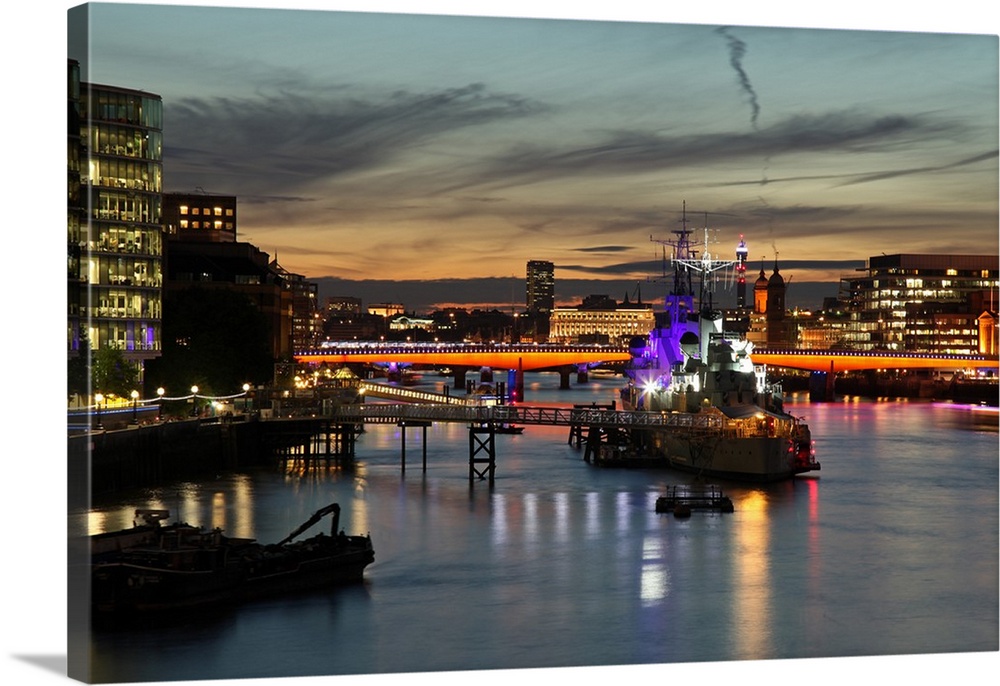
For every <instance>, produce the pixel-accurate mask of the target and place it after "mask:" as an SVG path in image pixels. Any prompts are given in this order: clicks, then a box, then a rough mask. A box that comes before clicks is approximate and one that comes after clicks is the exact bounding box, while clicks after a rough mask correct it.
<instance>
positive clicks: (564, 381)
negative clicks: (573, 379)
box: [559, 365, 575, 391]
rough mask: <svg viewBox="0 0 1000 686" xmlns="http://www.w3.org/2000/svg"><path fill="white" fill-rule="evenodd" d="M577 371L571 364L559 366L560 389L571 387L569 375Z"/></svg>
mask: <svg viewBox="0 0 1000 686" xmlns="http://www.w3.org/2000/svg"><path fill="white" fill-rule="evenodd" d="M574 371H575V369H574V367H572V366H571V365H567V366H563V367H559V390H561V391H565V390H568V389H569V375H570V374H572V373H573V372H574Z"/></svg>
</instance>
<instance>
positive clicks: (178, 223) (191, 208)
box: [163, 192, 236, 243]
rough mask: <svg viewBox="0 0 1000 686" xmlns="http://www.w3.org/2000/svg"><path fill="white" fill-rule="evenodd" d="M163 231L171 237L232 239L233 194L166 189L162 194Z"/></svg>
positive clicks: (234, 199) (233, 231) (183, 238)
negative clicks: (175, 191)
mask: <svg viewBox="0 0 1000 686" xmlns="http://www.w3.org/2000/svg"><path fill="white" fill-rule="evenodd" d="M163 231H164V233H166V235H167V236H168V237H169V238H171V239H174V238H176V239H179V240H183V241H205V242H211V243H235V242H236V196H234V195H215V194H212V195H209V194H208V193H204V192H202V193H167V194H165V195H164V196H163Z"/></svg>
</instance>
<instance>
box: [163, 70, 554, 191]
mask: <svg viewBox="0 0 1000 686" xmlns="http://www.w3.org/2000/svg"><path fill="white" fill-rule="evenodd" d="M541 109H543V106H542V105H541V104H540V103H537V102H533V101H530V100H527V99H525V98H521V97H518V96H516V95H511V94H504V93H495V92H491V91H490V90H489V89H488V88H487V87H486V86H485V85H484V84H482V83H471V84H467V85H464V86H460V87H455V88H446V89H441V90H437V91H432V92H426V93H410V92H405V91H396V92H393V93H388V94H385V95H383V96H381V97H374V96H370V95H368V96H364V95H362V94H360V93H358V94H355V95H353V96H352V95H351V94H350V93H349V92H344V91H338V92H336V93H335V94H334V95H331V96H328V97H315V96H312V95H304V94H300V93H295V92H280V93H274V94H263V93H262V94H260V95H258V96H256V97H252V98H234V97H218V98H185V99H182V100H180V101H177V102H168V103H165V114H164V116H165V118H167V119H168V120H169V121H170V124H171V131H172V136H171V138H170V142H169V145H168V146H167V148H166V149H165V150H164V161H165V164H169V165H170V168H171V171H172V177H171V179H170V180H169V181H170V182H171V183H177V184H179V185H181V186H185V187H186V186H195V185H201V184H202V183H203V182H204V181H205V179H212V180H213V183H214V184H219V183H223V182H226V183H228V184H230V185H233V186H235V187H237V188H238V189H240V192H241V193H247V194H248V195H253V194H259V193H261V192H262V191H265V189H264V188H258V187H257V185H258V184H260V183H266V184H267V186H268V188H269V189H270V190H271V191H272V192H273V190H275V189H278V190H280V189H283V188H290V187H294V186H296V185H298V184H301V183H303V182H304V181H309V180H315V179H318V178H329V177H335V176H338V175H341V174H345V173H348V172H358V171H364V170H368V169H372V168H374V167H377V166H379V165H386V166H388V165H391V164H392V163H393V162H394V161H395V160H397V159H399V158H400V157H401V156H402V155H403V153H404V152H407V151H409V150H410V149H411V148H412V147H414V146H418V145H421V144H422V143H425V142H426V141H427V140H428V139H431V138H433V137H435V136H440V135H443V134H448V133H453V132H455V131H457V130H460V129H464V128H469V127H475V126H481V125H483V124H487V123H490V122H495V121H498V120H510V119H517V118H522V117H526V116H530V115H532V114H535V113H537V112H539V111H540V110H541Z"/></svg>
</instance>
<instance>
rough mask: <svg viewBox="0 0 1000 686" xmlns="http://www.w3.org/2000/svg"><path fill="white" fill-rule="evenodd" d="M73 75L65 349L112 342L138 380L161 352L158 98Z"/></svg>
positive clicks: (72, 71)
mask: <svg viewBox="0 0 1000 686" xmlns="http://www.w3.org/2000/svg"><path fill="white" fill-rule="evenodd" d="M79 79H80V71H79V65H78V64H77V63H76V62H75V61H74V60H70V61H69V82H70V129H71V130H70V137H69V147H70V159H69V168H70V169H69V171H70V181H69V185H70V193H69V207H68V216H69V242H70V251H69V297H70V302H69V322H68V323H69V325H68V348H69V354H70V356H73V355H75V354H78V352H79V351H80V349H81V342H82V341H83V340H86V342H87V345H89V347H90V349H91V350H92V351H98V350H101V349H103V348H108V347H113V348H117V349H119V350H121V351H122V353H123V355H124V357H125V359H126V360H128V361H129V362H131V363H133V364H135V365H136V367H137V370H138V372H139V375H140V378H141V377H142V372H143V367H144V363H145V361H146V360H148V359H151V358H153V357H157V356H159V354H160V351H161V320H162V312H161V308H162V286H163V283H162V278H163V277H162V256H163V235H162V229H161V225H160V220H161V192H162V168H163V167H162V162H161V160H162V148H163V134H162V126H163V124H162V121H163V104H162V101H161V99H160V96H158V95H154V94H152V93H146V92H144V91H138V90H132V89H128V88H121V87H118V86H108V85H98V84H93V83H86V82H82V81H80V80H79ZM77 128H78V130H76V129H77ZM74 132H75V134H76V135H75V136H74Z"/></svg>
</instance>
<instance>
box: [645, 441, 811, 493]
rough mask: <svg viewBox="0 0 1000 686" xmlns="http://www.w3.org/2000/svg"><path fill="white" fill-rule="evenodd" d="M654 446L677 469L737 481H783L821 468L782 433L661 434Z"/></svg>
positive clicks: (802, 446) (806, 448)
mask: <svg viewBox="0 0 1000 686" xmlns="http://www.w3.org/2000/svg"><path fill="white" fill-rule="evenodd" d="M654 446H655V448H654V449H655V450H656V451H657V453H658V454H659V455H661V456H662V457H663V459H664V460H665V461H666V463H667V465H669V466H670V467H672V468H674V469H678V470H681V471H685V472H691V473H695V474H700V475H705V476H712V477H715V478H721V479H729V480H734V481H753V482H771V481H783V480H786V479H790V478H792V477H794V476H795V475H796V474H802V473H804V472H809V471H814V470H817V469H819V465H818V464H816V463H814V462H813V463H811V464H810V463H807V462H803V461H802V460H801V458H799V459H797V456H799V455H802V454H803V453H804V452H807V451H808V450H809V447H808V445H803V444H799V443H797V442H795V441H792V440H790V439H788V438H781V437H750V438H723V437H719V438H707V439H701V440H692V439H689V438H686V437H677V436H671V435H666V434H665V435H662V436H658V437H656V439H654Z"/></svg>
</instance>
